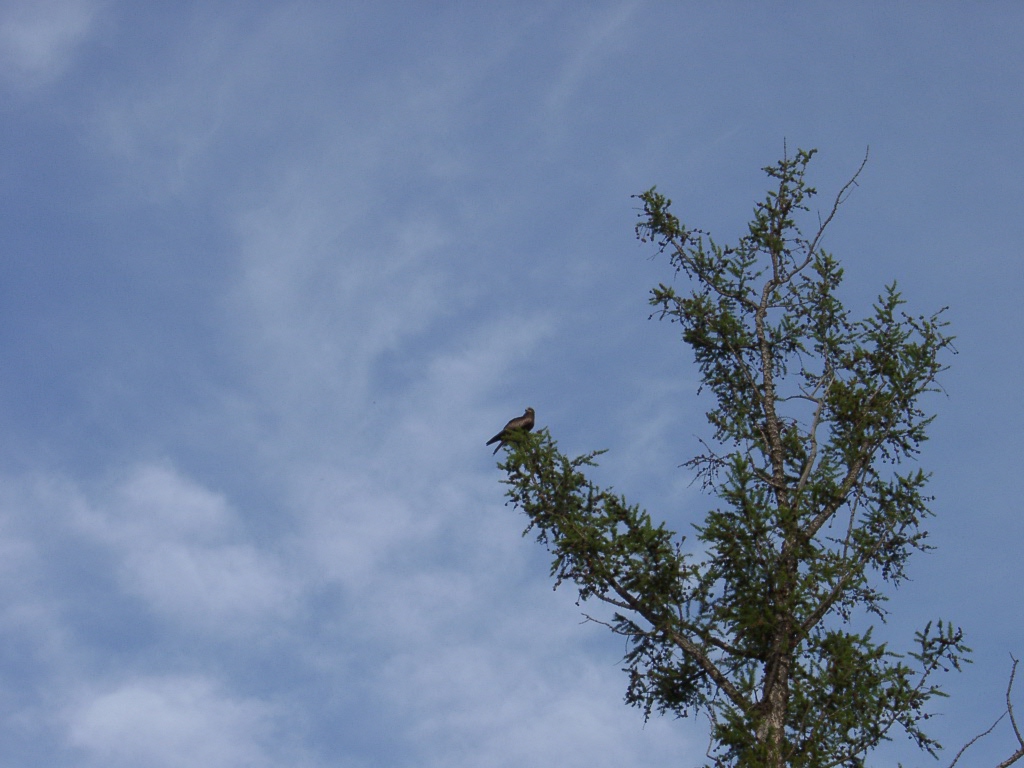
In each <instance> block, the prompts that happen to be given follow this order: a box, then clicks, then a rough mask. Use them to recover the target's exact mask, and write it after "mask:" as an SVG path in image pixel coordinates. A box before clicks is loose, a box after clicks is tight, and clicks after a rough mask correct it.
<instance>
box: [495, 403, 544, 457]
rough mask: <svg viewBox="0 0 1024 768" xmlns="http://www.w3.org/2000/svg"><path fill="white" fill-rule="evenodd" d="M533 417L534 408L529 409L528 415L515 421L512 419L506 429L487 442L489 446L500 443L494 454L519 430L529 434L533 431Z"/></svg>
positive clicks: (527, 410)
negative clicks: (511, 434)
mask: <svg viewBox="0 0 1024 768" xmlns="http://www.w3.org/2000/svg"><path fill="white" fill-rule="evenodd" d="M533 415H534V414H533V408H527V409H526V413H524V414H523V415H522V416H519V417H517V418H515V419H511V420H510V421H509V423H508V424H506V425H505V427H504V428H503V429H502V430H501V432H499V433H498V434H496V435H495V436H494V437H492V438H491V439H490V440H488V441H487V445H490V444H491V443H498V446H497V448H495V449H494V453H497V452H498V449H499V448H501V446H503V445H504V444H505V440H506V439H507V438H508V436H509V434H510V433H512V432H516V431H519V430H522V431H523V432H529V431H530V430H531V429H533ZM492 455H493V454H492Z"/></svg>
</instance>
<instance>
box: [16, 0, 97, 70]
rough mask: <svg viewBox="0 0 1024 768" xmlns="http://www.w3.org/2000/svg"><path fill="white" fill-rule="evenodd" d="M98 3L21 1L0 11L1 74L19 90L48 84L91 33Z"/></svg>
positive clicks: (52, 0) (58, 0)
mask: <svg viewBox="0 0 1024 768" xmlns="http://www.w3.org/2000/svg"><path fill="white" fill-rule="evenodd" d="M101 7H102V4H101V3H96V2H88V0H24V1H23V2H9V3H4V5H3V6H2V7H0V71H2V72H3V73H4V76H5V77H6V78H7V79H8V80H9V81H11V82H14V83H16V84H18V85H20V86H24V87H28V86H38V85H42V84H45V83H48V82H50V81H52V80H55V79H56V78H58V77H60V75H61V74H62V73H63V72H64V70H65V69H66V68H67V67H68V65H69V64H70V62H71V59H72V57H73V54H74V51H75V48H76V47H77V46H78V45H79V44H81V42H82V41H83V40H84V39H86V38H87V37H88V36H89V34H90V32H91V31H92V26H93V21H94V18H95V16H96V13H97V12H98V10H99V9H100V8H101Z"/></svg>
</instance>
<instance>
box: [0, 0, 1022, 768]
mask: <svg viewBox="0 0 1024 768" xmlns="http://www.w3.org/2000/svg"><path fill="white" fill-rule="evenodd" d="M1022 29H1024V7H1022V6H1019V5H1017V4H1012V3H972V4H952V3H948V4H947V3H930V4H928V5H927V7H925V6H923V5H918V4H911V3H907V4H900V5H899V6H898V7H897V6H895V4H890V3H875V4H872V3H857V4H843V5H840V4H828V5H827V4H801V3H789V4H784V5H768V4H764V5H754V4H746V3H736V4H732V3H714V4H712V3H655V2H651V3H645V2H631V3H589V4H576V3H540V2H537V3H503V4H484V3H480V4H473V5H463V6H461V7H455V6H454V5H452V4H436V5H434V6H430V5H428V4H420V3H361V4H359V3H350V4H341V3H326V2H322V3H314V2H310V3H300V2H292V3H260V2H244V3H242V2H204V3H189V2H174V3H171V2H152V3H124V2H110V1H102V2H101V1H94V0H32V2H27V1H26V2H18V1H6V2H0V89H2V98H0V115H2V119H0V194H2V196H3V199H2V214H0V243H2V250H0V259H2V279H0V352H2V356H0V429H2V432H3V435H4V439H3V441H2V442H0V743H2V744H3V745H4V746H3V754H2V755H0V765H2V766H5V767H6V766H47V767H49V768H52V767H53V766H76V767H79V766H84V767H86V768H88V767H89V766H104V767H105V768H118V767H119V766H132V767H135V766H155V767H157V768H162V767H164V766H167V767H168V768H170V767H176V766H190V767H191V766H196V765H202V766H205V767H206V768H227V767H228V766H246V767H251V766H256V767H258V766H277V765H293V766H304V767H305V766H308V767H309V768H319V767H320V766H345V767H353V768H359V767H362V766H382V765H386V766H428V767H429V766H446V767H453V768H460V767H461V766H466V767H467V768H469V767H470V766H473V767H474V768H478V767H481V766H483V767H489V766H494V767H495V768H504V767H505V766H510V767H511V766H524V765H538V766H543V765H561V766H566V767H567V768H571V767H572V766H598V767H600V766H619V765H623V764H644V765H688V764H695V763H697V762H698V761H699V760H700V759H701V757H702V756H703V754H704V751H705V749H706V746H707V744H706V737H705V727H704V723H703V722H701V721H699V720H698V721H693V722H691V721H672V720H666V719H653V720H651V721H650V722H649V723H647V724H646V726H645V724H644V722H643V719H642V716H641V713H640V712H638V711H636V710H630V709H627V708H626V707H625V706H624V705H623V704H622V695H623V693H624V690H625V683H626V680H625V676H624V675H623V674H622V673H621V672H620V671H619V666H620V665H619V659H620V657H621V653H622V647H621V644H620V643H619V642H618V641H616V640H615V639H613V638H610V637H608V636H606V634H607V633H606V632H605V630H604V629H603V628H602V627H599V626H596V625H593V624H589V625H588V624H581V623H580V622H581V616H580V609H579V608H578V607H577V606H576V605H574V596H573V594H572V593H571V591H569V590H563V591H559V592H553V591H552V590H551V585H550V582H549V580H548V578H547V575H546V574H547V565H548V564H547V559H546V556H545V554H544V552H543V551H542V550H540V549H539V547H537V545H535V544H534V543H533V542H532V541H531V540H529V539H523V538H521V537H520V532H521V529H522V527H523V525H524V520H523V518H521V517H520V516H519V515H518V514H517V513H516V512H514V511H513V510H511V509H509V508H507V507H505V506H503V486H501V485H500V483H499V480H500V473H499V472H498V471H497V470H496V469H495V466H494V460H493V459H492V457H491V452H490V450H489V449H488V448H485V447H484V445H483V443H484V441H485V440H486V439H487V438H488V437H490V436H491V435H492V434H493V433H494V432H495V431H496V429H497V428H498V427H500V426H501V425H502V424H503V423H504V422H505V420H506V419H508V418H509V417H511V416H514V415H518V414H520V413H521V412H522V410H523V408H524V407H525V406H527V405H531V406H533V407H534V408H536V409H537V416H538V423H539V424H540V425H542V426H547V427H549V428H550V429H551V431H552V433H553V435H554V436H555V437H556V438H557V439H558V440H559V441H560V443H561V444H562V446H563V448H565V449H566V450H567V451H569V452H573V453H577V452H583V451H586V450H591V449H595V448H608V449H610V452H609V453H608V454H606V456H605V457H604V460H603V462H602V466H601V468H600V469H599V470H598V473H597V474H598V475H599V476H600V478H601V479H602V480H603V481H605V482H608V483H611V484H614V485H615V487H616V488H617V489H618V490H619V491H622V492H623V493H625V494H627V495H628V496H629V497H630V499H631V500H633V501H635V502H638V503H640V504H642V505H643V506H645V507H647V508H648V509H650V510H651V511H652V513H654V514H655V515H656V516H659V517H662V518H664V519H666V520H667V521H668V523H669V525H670V526H671V527H673V528H675V529H677V530H681V531H687V530H689V527H690V526H691V525H692V524H693V523H694V522H697V521H699V520H700V519H701V516H702V514H703V512H704V511H705V510H706V509H707V508H708V507H709V506H710V505H711V504H712V503H713V502H712V501H711V500H710V499H708V498H706V497H703V496H702V495H701V494H700V493H699V491H698V490H697V489H696V488H695V487H691V486H690V477H689V476H688V475H687V473H686V471H685V470H683V469H680V468H679V467H678V465H679V464H681V463H682V462H683V461H685V460H686V459H687V458H689V456H690V455H692V454H693V453H694V452H696V451H697V450H698V445H699V444H698V438H699V437H700V436H702V435H706V434H707V429H706V426H705V423H704V417H703V410H704V408H705V406H706V402H705V401H704V400H703V399H701V398H699V397H698V395H697V385H698V381H697V379H696V377H695V369H694V367H693V365H692V362H691V359H690V357H689V355H688V354H687V350H686V349H685V348H684V347H683V346H682V345H681V344H680V342H679V340H678V335H677V330H676V329H675V328H673V327H671V326H669V325H667V324H659V323H657V322H653V321H648V319H647V315H648V311H649V308H648V307H647V305H646V293H647V290H648V289H649V288H650V287H651V286H652V285H655V284H656V283H657V282H659V281H665V280H669V279H670V278H671V271H670V270H669V268H668V266H667V264H666V263H665V262H664V260H663V259H652V258H651V256H652V255H653V252H652V250H651V249H650V248H649V247H644V246H642V245H641V244H639V243H638V242H637V241H636V240H635V238H634V235H633V230H632V228H633V225H634V223H635V220H636V201H635V200H632V199H631V198H630V195H632V194H635V193H638V192H641V191H643V190H645V189H647V188H648V187H650V186H651V185H653V184H657V185H658V186H659V189H660V190H662V191H663V192H665V193H666V194H668V195H669V196H670V197H672V198H673V200H674V201H675V210H676V212H677V213H678V214H679V215H680V217H681V218H682V219H683V220H684V221H685V222H687V223H689V224H692V225H697V226H701V227H702V228H705V229H709V230H711V231H712V232H714V233H715V234H716V235H717V236H718V237H719V238H721V239H723V240H728V239H735V238H736V237H737V236H738V235H739V234H742V232H743V231H744V224H745V222H746V220H747V218H748V216H749V214H750V211H751V208H752V206H753V203H754V201H755V200H756V199H758V198H759V197H760V196H761V195H762V193H763V191H764V189H765V185H766V180H765V178H764V176H763V174H762V173H761V171H760V170H759V169H760V168H761V167H762V166H764V165H768V164H770V163H772V162H774V161H775V160H776V159H777V158H778V157H779V156H780V155H781V153H782V147H783V142H784V141H786V142H787V143H788V146H789V147H790V148H794V147H818V148H819V149H820V153H819V155H818V156H817V158H816V160H815V162H814V164H813V165H812V167H811V177H812V182H813V183H815V184H816V186H818V188H819V189H820V190H821V192H822V195H821V197H820V198H819V201H820V204H821V205H822V207H824V206H825V205H826V203H827V198H828V196H829V195H830V194H831V193H834V191H835V190H837V189H838V188H839V187H840V186H841V185H842V183H843V182H845V181H846V179H847V178H849V176H850V175H851V174H852V173H853V171H854V170H855V169H856V167H857V166H858V164H859V163H860V160H861V159H862V157H863V155H864V152H865V149H866V147H867V146H868V145H870V147H871V157H870V161H869V164H868V166H867V168H866V169H865V171H864V173H863V175H862V177H861V179H860V183H859V186H858V188H857V189H856V190H855V193H854V194H853V196H852V197H851V198H850V200H849V202H848V203H847V204H846V205H845V207H844V208H843V209H842V210H841V213H840V215H839V217H838V219H837V220H836V222H835V223H834V225H833V227H832V229H831V231H830V234H829V236H828V239H827V242H826V246H827V247H828V248H829V249H830V250H831V251H833V252H834V253H835V254H836V256H837V257H838V258H839V259H840V260H841V261H842V263H843V264H844V266H845V267H846V272H847V282H846V283H845V288H844V294H843V295H844V298H846V299H847V300H848V302H849V303H850V305H851V306H852V307H853V308H855V310H856V311H857V313H858V314H859V313H861V312H863V311H864V310H865V309H866V308H867V307H868V306H869V303H870V300H871V298H872V297H873V296H874V295H875V294H876V293H877V292H878V291H879V290H880V289H881V288H882V286H883V285H884V284H885V283H886V282H888V281H890V280H892V279H896V280H898V281H899V284H900V286H901V287H902V289H903V291H904V293H905V295H906V297H907V299H908V300H909V302H910V308H911V310H913V311H921V312H927V311H932V310H934V309H937V308H939V307H941V306H945V305H948V306H949V307H950V309H949V313H948V317H949V320H950V321H951V323H952V331H953V333H955V334H956V335H957V337H958V340H957V343H956V344H957V349H958V351H959V354H958V355H957V356H955V357H951V358H950V360H949V361H948V362H949V363H950V365H951V368H950V370H949V371H948V372H947V374H946V376H945V377H944V379H943V383H944V386H945V390H946V393H945V395H936V396H934V397H933V398H931V399H930V400H929V402H928V405H929V407H930V408H932V409H934V410H935V412H936V413H937V414H938V418H937V420H936V422H935V424H934V427H933V430H932V435H933V439H932V440H931V442H929V443H928V444H927V446H926V448H925V450H924V452H923V454H922V457H921V462H922V465H923V466H924V467H925V468H927V469H930V470H932V471H934V473H935V478H934V483H933V486H932V488H933V491H934V493H935V496H936V500H935V503H934V509H935V511H936V513H937V517H936V518H935V519H934V520H933V521H932V525H931V530H932V541H933V543H934V544H935V545H936V546H937V547H938V549H937V551H935V552H934V553H931V554H929V555H926V556H919V557H918V558H917V559H916V560H915V561H913V562H912V564H911V568H910V574H911V577H912V579H913V580H912V581H911V582H908V583H907V584H906V585H905V586H904V588H902V589H901V590H900V591H899V592H897V593H896V594H894V595H893V600H892V602H891V604H890V605H891V608H892V611H893V619H892V621H891V622H890V624H889V625H888V626H887V627H886V629H885V632H886V633H887V636H891V637H892V640H893V642H894V643H895V645H896V647H906V646H907V644H908V641H909V638H910V637H911V636H912V633H913V630H914V628H915V627H918V626H920V625H922V624H923V623H924V622H925V621H927V620H928V619H929V618H933V617H943V618H946V619H949V620H952V621H954V622H955V623H958V624H961V625H963V626H964V628H965V630H966V631H967V636H968V642H969V644H970V645H972V646H973V647H974V649H975V652H976V654H975V658H976V663H975V664H974V665H972V666H970V667H968V668H967V670H966V671H965V672H964V673H963V674H961V675H959V676H957V677H953V678H949V679H947V683H948V690H949V691H950V693H951V694H952V696H951V698H950V699H948V700H944V701H942V702H940V704H939V706H938V709H939V710H940V711H941V712H942V713H943V714H942V715H941V717H940V718H938V719H937V720H935V721H933V722H935V723H936V725H935V726H934V732H935V733H936V735H938V736H939V737H940V739H941V740H942V741H944V742H946V743H947V744H948V745H949V746H953V747H959V745H960V744H961V743H963V741H965V740H966V739H967V738H969V737H970V736H971V735H973V734H974V733H976V732H978V731H980V730H982V729H983V728H985V727H987V726H988V724H989V723H990V722H991V720H992V719H994V718H995V716H996V715H997V714H998V713H999V710H1000V705H1001V702H1002V695H1003V690H1004V686H1005V681H1006V675H1007V673H1008V670H1009V663H1010V659H1009V654H1010V653H1011V652H1012V653H1015V654H1016V655H1018V656H1024V589H1022V586H1024V584H1022V581H1024V580H1022V577H1021V568H1020V564H1019V562H1020V545H1021V541H1022V540H1024V523H1022V522H1021V519H1022V518H1021V504H1020V498H1019V497H1020V492H1019V488H1018V486H1019V483H1020V477H1021V471H1020V459H1021V451H1020V447H1019V446H1020V440H1019V436H1020V434H1021V432H1022V431H1024V420H1022V417H1021V408H1020V404H1019V402H1020V400H1019V398H1020V381H1021V379H1022V377H1024V366H1022V363H1021V349H1022V346H1024V345H1022V341H1024V339H1022V325H1024V324H1022V319H1024V318H1022V313H1021V309H1020V306H1021V303H1020V296H1021V295H1022V293H1024V265H1022V260H1021V253H1020V250H1021V243H1024V216H1022V211H1021V200H1022V199H1024V194H1022V193H1024V189H1022V187H1024V181H1022V180H1024V141H1022V140H1021V136H1022V134H1021V126H1022V125H1024V91H1022V90H1021V85H1020V84H1021V79H1022V76H1024V48H1021V46H1020V43H1019V40H1020V35H1021V31H1022ZM1022 690H1024V689H1022ZM1021 696H1024V693H1022V694H1021ZM1018 699H1019V700H1021V701H1024V699H1021V698H1020V696H1019V697H1018ZM1021 707H1024V704H1021ZM954 751H955V750H954ZM1010 751H1012V741H1011V739H1010V736H1009V732H1008V731H1006V730H1005V726H1003V730H1000V731H997V733H996V734H994V735H993V736H991V737H989V739H988V740H986V741H985V742H983V743H982V744H980V745H978V746H977V747H975V748H974V751H973V753H972V756H973V759H974V760H975V761H976V762H975V763H974V764H977V765H994V764H995V763H996V762H998V760H999V759H1001V758H1003V757H1005V756H1006V755H1008V754H1009V752H1010ZM884 757H885V759H886V760H888V759H889V758H892V762H895V759H897V758H899V759H903V760H904V762H906V763H909V764H912V765H918V764H931V761H930V759H928V758H927V757H925V756H921V757H917V756H916V752H915V750H913V749H912V748H911V747H910V746H909V745H907V744H904V743H903V742H902V741H899V742H897V743H896V744H894V745H893V746H892V748H891V749H889V750H887V751H886V753H885V755H884ZM948 759H951V756H950V757H949V758H948ZM948 759H947V761H946V763H948ZM880 760H881V756H880Z"/></svg>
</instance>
